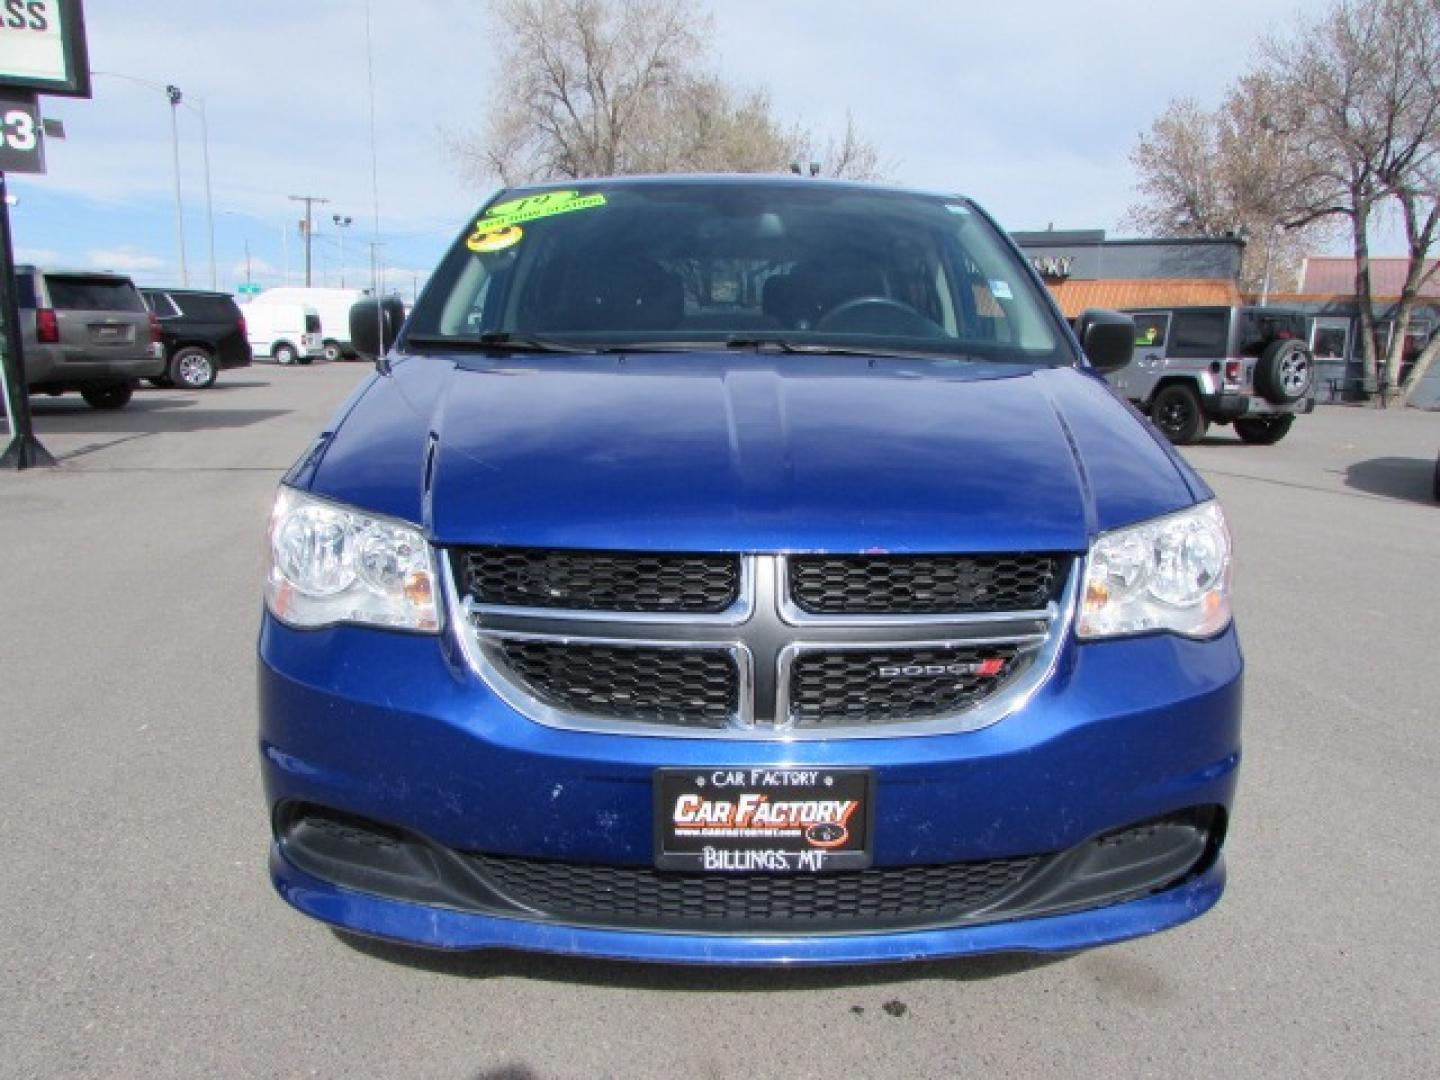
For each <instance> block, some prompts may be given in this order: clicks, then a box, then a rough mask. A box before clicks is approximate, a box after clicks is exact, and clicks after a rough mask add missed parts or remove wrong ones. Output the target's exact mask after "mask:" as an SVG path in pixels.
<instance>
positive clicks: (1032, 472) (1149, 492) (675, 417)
mask: <svg viewBox="0 0 1440 1080" xmlns="http://www.w3.org/2000/svg"><path fill="white" fill-rule="evenodd" d="M406 414H408V418H407V415H406ZM401 428H408V431H406V432H405V433H403V434H402V431H401ZM432 443H433V450H427V449H426V447H427V446H429V445H431V444H432ZM432 454H433V460H430V461H428V463H427V461H426V458H427V457H428V456H431V455H432ZM404 459H408V461H407V460H404ZM427 467H428V469H429V475H430V479H429V484H428V488H427V485H426V483H425V481H424V475H425V471H426V469H427ZM313 489H314V490H315V491H316V492H317V493H320V494H326V495H329V496H330V497H332V498H336V499H339V500H340V501H344V502H349V503H352V504H358V505H361V506H366V507H369V508H371V509H375V510H380V511H384V512H388V513H392V514H396V515H397V516H400V517H405V518H408V519H410V520H417V521H424V522H425V524H426V525H427V526H428V528H429V531H430V532H431V534H432V536H433V538H434V539H435V541H436V542H438V543H440V544H499V545H515V546H538V547H545V546H553V547H573V548H609V549H636V550H671V551H709V550H716V551H718V550H726V551H849V552H879V551H888V552H926V551H930V552H933V551H962V550H963V551H977V552H983V551H1006V550H1011V551H1015V550H1026V551H1080V550H1084V549H1085V547H1086V546H1087V545H1088V543H1089V540H1090V538H1091V537H1093V536H1094V534H1095V533H1096V532H1097V531H1100V530H1104V529H1106V528H1113V527H1115V526H1116V525H1118V524H1125V523H1128V522H1131V521H1136V520H1141V519H1143V518H1146V517H1151V516H1155V515H1158V514H1162V513H1166V512H1169V511H1172V510H1175V509H1179V508H1181V507H1184V506H1187V505H1189V504H1191V503H1193V502H1194V501H1196V498H1197V495H1200V496H1203V495H1204V494H1206V493H1205V492H1204V491H1203V485H1200V484H1199V481H1198V480H1196V479H1194V477H1193V474H1189V473H1188V470H1184V469H1183V467H1182V466H1181V465H1180V464H1179V462H1178V459H1176V458H1175V457H1174V455H1173V454H1171V453H1170V452H1169V449H1168V447H1165V446H1163V445H1162V444H1161V443H1160V442H1159V441H1158V440H1157V439H1156V438H1155V437H1154V435H1153V434H1152V433H1151V432H1150V431H1149V430H1148V429H1147V427H1146V426H1145V425H1144V423H1143V421H1141V420H1139V418H1138V417H1136V416H1135V415H1134V414H1133V413H1131V412H1130V411H1129V410H1128V409H1127V408H1126V407H1125V406H1123V405H1122V404H1121V403H1120V402H1119V401H1117V400H1116V399H1115V398H1114V397H1113V395H1111V394H1110V392H1109V390H1108V388H1107V387H1105V385H1104V384H1103V383H1102V382H1101V381H1099V380H1098V379H1096V378H1094V377H1092V376H1090V375H1089V374H1087V373H1084V372H1080V371H1076V370H1072V369H1041V370H1032V369H1030V368H1023V367H1015V366H1009V365H984V364H972V363H964V362H959V361H950V360H935V361H931V360H923V359H921V360H913V361H912V360H878V359H877V360H868V359H866V358H854V357H834V356H826V357H809V356H806V357H798V356H788V355H787V356H778V357H772V356H769V355H763V356H747V357H736V356H734V355H715V354H679V355H672V354H667V355H655V356H651V355H644V354H641V355H628V356H624V357H615V356H603V357H572V356H549V355H547V356H541V357H534V358H524V357H505V358H496V359H490V358H486V357H477V356H464V357H459V358H453V359H452V360H451V361H448V362H442V361H440V360H439V358H434V357H429V358H416V359H414V360H411V361H407V362H406V363H404V364H402V365H400V366H399V367H397V369H396V375H395V377H394V378H393V379H379V380H377V382H376V384H375V385H374V386H372V387H371V389H370V390H369V392H367V393H365V394H364V395H363V396H362V397H361V398H360V400H359V402H358V404H356V405H355V407H354V410H353V411H352V413H351V415H350V417H349V419H348V420H347V421H346V422H345V423H344V424H343V425H342V427H341V429H340V430H339V431H338V432H337V434H336V436H335V438H334V439H333V443H332V445H331V446H330V447H329V449H328V450H327V452H326V454H325V457H324V460H323V463H322V464H321V465H320V467H319V468H318V470H317V471H316V472H315V474H314V480H313ZM1197 489H1199V490H1197ZM427 496H428V497H427ZM407 511H408V512H407Z"/></svg>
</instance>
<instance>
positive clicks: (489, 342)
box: [408, 330, 610, 353]
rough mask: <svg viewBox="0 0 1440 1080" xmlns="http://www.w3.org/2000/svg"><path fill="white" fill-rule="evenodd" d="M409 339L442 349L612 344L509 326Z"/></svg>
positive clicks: (564, 349) (573, 348) (557, 349)
mask: <svg viewBox="0 0 1440 1080" xmlns="http://www.w3.org/2000/svg"><path fill="white" fill-rule="evenodd" d="M408 340H409V342H410V343H411V344H413V345H430V346H434V347H437V348H441V349H482V350H484V351H486V352H511V353H516V352H528V353H597V352H609V351H610V350H609V349H608V348H603V347H602V348H591V347H589V346H585V345H572V344H570V343H569V342H566V341H553V340H551V339H550V338H543V337H534V336H532V335H529V334H512V333H510V332H509V331H508V330H487V331H485V332H484V333H483V334H477V335H476V336H474V337H441V336H439V335H436V334H415V335H413V336H412V337H410V338H409V339H408Z"/></svg>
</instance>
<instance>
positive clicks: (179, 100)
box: [91, 71, 216, 289]
mask: <svg viewBox="0 0 1440 1080" xmlns="http://www.w3.org/2000/svg"><path fill="white" fill-rule="evenodd" d="M91 74H92V75H104V76H106V77H108V78H111V79H124V80H125V81H126V82H132V83H136V84H138V85H140V86H147V87H149V88H150V89H151V90H159V91H160V92H161V93H163V94H164V95H165V97H166V99H167V100H168V101H169V102H170V142H171V146H172V148H173V150H174V159H175V243H176V246H177V248H178V249H179V254H180V276H181V279H182V283H183V284H185V285H189V284H190V279H189V268H188V266H187V265H186V261H185V209H184V204H183V200H182V198H181V194H180V129H179V124H178V122H177V119H176V113H177V110H178V109H179V107H180V106H181V105H185V106H187V107H188V108H190V109H192V110H194V111H195V112H196V113H198V114H199V116H200V131H201V135H202V138H203V139H204V151H205V218H206V221H207V223H208V227H209V230H210V287H211V288H212V289H214V288H216V276H215V204H214V202H213V200H212V198H211V193H210V123H209V119H208V117H207V116H206V115H205V99H204V98H199V97H195V95H193V94H192V95H191V101H186V100H185V95H184V94H183V93H182V92H181V90H180V88H179V87H178V86H175V85H174V84H173V83H172V84H170V85H168V86H161V85H160V84H159V83H156V82H151V81H150V80H149V79H139V78H136V77H135V76H134V75H122V74H121V73H120V72H118V71H92V72H91ZM196 103H198V106H197V104H196Z"/></svg>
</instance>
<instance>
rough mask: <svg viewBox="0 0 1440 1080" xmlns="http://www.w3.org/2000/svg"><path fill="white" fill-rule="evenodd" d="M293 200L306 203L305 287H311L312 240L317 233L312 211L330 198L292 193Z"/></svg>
mask: <svg viewBox="0 0 1440 1080" xmlns="http://www.w3.org/2000/svg"><path fill="white" fill-rule="evenodd" d="M290 201H291V202H303V203H304V204H305V224H304V225H303V226H302V229H303V231H304V233H305V287H306V288H307V289H308V288H309V287H310V241H311V238H312V237H313V235H314V233H315V220H314V218H313V217H312V215H311V211H312V209H313V208H314V206H315V204H316V203H321V204H324V203H328V202H329V201H330V200H329V199H322V198H321V197H320V196H319V195H291V196H290Z"/></svg>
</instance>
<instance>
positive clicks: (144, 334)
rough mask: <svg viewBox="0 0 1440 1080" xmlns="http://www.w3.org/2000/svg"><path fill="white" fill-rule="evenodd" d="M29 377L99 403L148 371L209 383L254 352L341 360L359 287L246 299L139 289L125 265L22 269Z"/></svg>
mask: <svg viewBox="0 0 1440 1080" xmlns="http://www.w3.org/2000/svg"><path fill="white" fill-rule="evenodd" d="M15 286H16V298H17V303H18V307H19V311H20V332H21V340H22V344H23V348H24V354H25V375H26V378H25V382H26V386H27V387H28V389H29V390H30V392H31V393H39V394H50V395H55V396H58V395H60V394H65V393H75V392H78V393H79V394H80V395H81V396H82V397H83V398H84V399H85V401H86V403H87V404H89V405H90V406H92V407H93V408H96V409H120V408H123V407H124V406H125V405H126V404H128V403H129V401H130V399H131V397H132V396H133V394H134V389H135V384H136V383H137V382H139V381H140V380H141V379H144V380H148V381H149V382H150V383H151V384H152V385H154V386H174V387H179V388H181V389H186V390H205V389H208V388H209V387H211V386H213V385H214V384H215V380H216V377H217V375H218V374H219V373H220V372H221V371H226V370H230V369H233V368H239V367H247V366H249V364H250V363H251V362H252V360H253V358H254V357H255V356H265V357H269V358H270V359H272V360H274V361H275V362H276V363H279V364H285V365H289V364H309V363H312V362H313V361H314V360H315V358H316V357H324V358H325V359H326V360H342V359H345V358H347V357H353V356H354V355H355V351H354V349H353V348H352V347H351V344H350V308H351V307H352V306H353V305H354V304H355V303H356V302H357V301H358V300H360V299H361V298H362V297H363V296H364V293H363V292H362V291H361V290H360V289H308V288H307V289H299V288H296V289H290V288H279V289H271V290H269V291H268V292H265V293H263V294H261V295H260V296H259V297H257V298H256V299H255V300H253V301H252V302H251V303H249V304H247V305H245V307H244V308H241V306H240V305H239V304H237V303H236V301H235V298H234V297H233V296H231V295H230V294H229V293H223V292H213V291H207V290H202V289H168V288H145V289H139V288H137V287H136V285H135V283H134V282H133V281H132V280H131V279H130V278H128V277H126V276H125V275H123V274H112V273H106V272H100V271H91V270H79V271H71V270H50V269H44V268H41V267H36V266H30V265H23V266H18V267H16V269H15Z"/></svg>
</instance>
